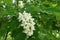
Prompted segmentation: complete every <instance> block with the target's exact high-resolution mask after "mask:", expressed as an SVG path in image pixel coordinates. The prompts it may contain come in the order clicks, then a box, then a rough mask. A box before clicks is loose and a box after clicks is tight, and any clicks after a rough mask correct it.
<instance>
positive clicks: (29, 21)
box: [18, 11, 35, 36]
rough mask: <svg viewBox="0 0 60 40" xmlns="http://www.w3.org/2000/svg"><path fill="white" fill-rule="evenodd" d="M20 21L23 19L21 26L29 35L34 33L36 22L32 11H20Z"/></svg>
mask: <svg viewBox="0 0 60 40" xmlns="http://www.w3.org/2000/svg"><path fill="white" fill-rule="evenodd" d="M18 19H19V22H20V21H22V24H21V26H22V27H23V29H24V31H23V32H24V33H25V34H26V35H27V36H32V35H33V30H35V27H34V25H35V23H34V19H33V18H32V16H31V14H30V13H26V12H25V11H24V12H23V13H19V17H18Z"/></svg>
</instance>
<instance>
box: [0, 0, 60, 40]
mask: <svg viewBox="0 0 60 40" xmlns="http://www.w3.org/2000/svg"><path fill="white" fill-rule="evenodd" d="M1 1H2V0H0V40H5V38H6V37H7V38H6V40H9V39H10V40H25V39H26V34H24V33H23V32H22V30H23V28H22V27H20V24H21V23H20V22H19V21H18V12H23V11H26V12H28V13H31V14H32V16H33V18H34V19H35V20H34V22H35V23H36V24H35V29H36V30H35V31H34V34H33V35H32V36H31V37H29V38H28V39H27V40H60V0H34V1H32V2H30V3H27V2H26V1H27V0H23V1H24V7H23V8H19V7H18V1H19V0H16V3H15V4H12V0H3V1H4V4H5V5H6V7H5V8H3V6H2V5H3V4H2V3H1ZM39 13H40V14H39ZM8 15H10V16H11V18H9V19H8ZM9 32H11V33H10V34H9ZM8 34H9V35H10V37H9V35H8ZM6 35H7V36H6ZM8 37H9V38H8Z"/></svg>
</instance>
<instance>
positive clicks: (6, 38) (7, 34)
mask: <svg viewBox="0 0 60 40" xmlns="http://www.w3.org/2000/svg"><path fill="white" fill-rule="evenodd" d="M7 36H8V31H7V32H6V35H5V39H4V40H7Z"/></svg>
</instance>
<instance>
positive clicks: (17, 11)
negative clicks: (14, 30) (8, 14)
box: [17, 0, 19, 12]
mask: <svg viewBox="0 0 60 40" xmlns="http://www.w3.org/2000/svg"><path fill="white" fill-rule="evenodd" d="M18 1H19V0H17V12H19V11H18Z"/></svg>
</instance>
